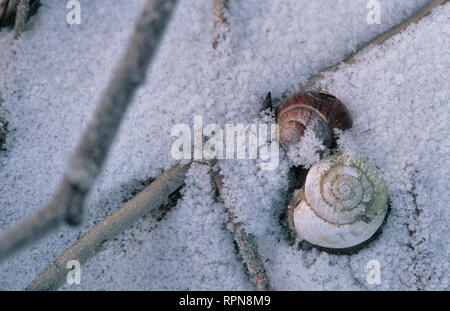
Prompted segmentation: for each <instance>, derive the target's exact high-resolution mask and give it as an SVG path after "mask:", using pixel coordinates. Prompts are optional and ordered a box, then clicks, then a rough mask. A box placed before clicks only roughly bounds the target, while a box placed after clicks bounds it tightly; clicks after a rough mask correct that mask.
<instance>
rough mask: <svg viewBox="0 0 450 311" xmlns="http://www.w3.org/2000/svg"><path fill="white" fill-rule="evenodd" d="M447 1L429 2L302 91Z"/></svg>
mask: <svg viewBox="0 0 450 311" xmlns="http://www.w3.org/2000/svg"><path fill="white" fill-rule="evenodd" d="M447 1H448V0H434V1H431V2H430V3H429V4H427V5H426V6H425V7H424V8H423V9H422V10H420V11H419V12H418V13H417V14H415V15H414V16H411V17H410V18H408V19H407V20H405V21H403V22H402V23H400V24H398V25H397V26H394V27H393V28H391V29H390V30H388V31H386V32H384V33H383V34H381V35H380V36H378V37H376V38H375V39H373V40H371V41H370V42H368V43H367V44H365V45H364V46H362V47H361V48H359V49H358V50H357V51H356V52H354V53H352V54H351V55H350V56H348V57H347V58H345V59H344V60H343V61H340V62H339V63H337V64H335V65H333V66H330V67H327V68H325V69H324V70H322V71H321V72H320V73H319V74H317V75H316V76H314V77H313V78H312V79H310V80H309V81H308V82H307V83H306V85H305V86H304V87H303V89H304V90H307V89H310V88H312V87H313V86H314V84H316V82H317V81H319V80H321V79H323V77H324V75H325V74H326V73H327V72H334V71H337V70H338V69H339V67H340V66H342V65H343V64H353V63H354V62H355V61H356V60H357V59H358V57H359V56H360V55H361V54H363V53H365V52H366V51H367V50H369V49H370V48H372V47H373V46H376V45H381V44H383V43H384V42H385V41H386V40H387V39H389V38H391V37H393V36H395V35H396V34H399V33H400V32H402V31H403V30H405V29H406V28H407V27H408V26H409V25H411V24H414V23H418V22H419V21H420V20H421V19H422V18H423V17H425V16H427V15H428V14H430V13H431V11H432V10H433V9H434V8H436V7H438V6H440V5H443V4H445V3H446V2H447Z"/></svg>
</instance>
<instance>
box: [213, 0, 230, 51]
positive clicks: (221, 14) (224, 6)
mask: <svg viewBox="0 0 450 311" xmlns="http://www.w3.org/2000/svg"><path fill="white" fill-rule="evenodd" d="M227 11H228V0H214V32H215V34H216V38H215V39H214V41H213V48H214V49H215V48H217V45H218V44H219V42H220V41H222V40H223V39H225V35H224V34H223V33H220V31H219V30H218V28H219V26H220V25H225V24H227V23H228V21H227V18H226V17H225V14H226V12H227Z"/></svg>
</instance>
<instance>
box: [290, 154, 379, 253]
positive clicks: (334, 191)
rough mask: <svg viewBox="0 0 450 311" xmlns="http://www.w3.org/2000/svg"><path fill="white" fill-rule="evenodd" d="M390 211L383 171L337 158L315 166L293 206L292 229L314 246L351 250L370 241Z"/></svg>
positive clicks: (360, 160)
mask: <svg viewBox="0 0 450 311" xmlns="http://www.w3.org/2000/svg"><path fill="white" fill-rule="evenodd" d="M387 209H388V196H387V189H386V185H385V183H384V181H383V180H382V179H381V177H380V176H379V174H378V172H377V169H376V168H374V167H372V166H371V165H369V164H368V163H367V162H366V161H364V160H362V159H353V158H351V157H349V156H346V155H334V156H331V157H328V158H326V159H324V160H322V161H321V162H319V163H317V164H315V165H314V166H313V167H311V169H310V170H309V172H308V175H307V177H306V181H305V185H304V186H303V187H302V188H301V189H300V190H298V191H296V192H295V193H294V196H293V198H292V199H291V201H290V203H289V207H288V220H289V225H290V227H291V229H292V230H294V231H295V233H296V234H297V235H298V236H299V237H300V238H302V239H304V240H306V241H308V242H310V243H311V244H314V245H318V246H321V247H326V248H349V247H352V246H355V245H358V244H360V243H362V242H364V241H366V240H367V239H369V238H370V237H371V236H372V235H373V234H374V233H375V232H376V231H377V230H378V228H379V227H380V226H381V224H382V223H383V220H384V218H385V216H386V213H387Z"/></svg>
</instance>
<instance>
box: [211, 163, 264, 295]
mask: <svg viewBox="0 0 450 311" xmlns="http://www.w3.org/2000/svg"><path fill="white" fill-rule="evenodd" d="M210 165H211V164H210ZM211 173H212V177H213V179H214V182H215V184H216V187H217V190H218V191H219V193H220V196H221V198H222V201H223V203H224V205H225V209H226V213H227V218H228V221H229V223H230V225H231V230H232V231H233V235H234V240H235V241H236V244H237V246H238V248H239V253H240V254H241V256H242V260H243V261H244V263H245V265H246V266H247V269H248V271H249V272H250V274H251V275H252V276H253V277H254V279H255V281H256V285H257V286H258V289H259V290H261V291H268V290H272V286H271V285H270V280H269V277H268V276H267V273H266V268H265V267H264V263H263V261H262V259H261V257H260V255H259V254H258V248H257V246H256V242H255V240H254V236H252V235H250V234H248V233H247V232H246V231H245V229H244V226H243V224H242V223H241V222H239V221H238V220H237V218H236V215H235V213H234V208H233V206H230V205H229V204H228V202H227V198H226V196H225V195H224V189H223V181H222V177H221V176H220V174H219V172H218V171H216V170H214V169H213V167H212V166H211Z"/></svg>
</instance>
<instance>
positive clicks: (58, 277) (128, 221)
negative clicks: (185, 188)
mask: <svg viewBox="0 0 450 311" xmlns="http://www.w3.org/2000/svg"><path fill="white" fill-rule="evenodd" d="M189 166H190V165H189V164H186V165H181V164H178V165H176V166H174V167H173V168H171V169H170V170H168V171H167V172H164V173H163V174H162V175H161V176H159V177H158V178H157V179H156V180H155V181H153V182H152V183H151V184H150V185H149V186H148V187H147V188H145V189H144V190H142V191H141V192H140V193H139V194H138V195H137V196H135V197H134V198H133V199H131V200H130V201H128V202H127V203H126V204H125V205H124V206H122V207H121V208H120V209H118V210H117V211H116V212H114V213H113V214H112V215H110V216H108V217H106V218H105V219H104V220H103V221H102V222H100V223H99V224H97V225H96V226H95V227H94V228H92V229H91V230H89V232H88V233H86V234H85V235H84V236H83V237H82V238H81V239H79V240H78V241H77V242H76V243H75V244H74V245H73V246H72V247H70V248H68V249H67V250H66V251H65V252H64V253H63V254H62V255H61V256H59V257H58V258H57V259H56V260H55V261H53V262H51V263H50V264H49V265H48V266H47V268H46V269H45V270H43V271H42V272H41V273H40V274H39V276H38V277H37V278H36V279H34V280H33V281H32V282H31V283H30V284H29V285H28V286H27V288H26V290H56V289H58V288H59V287H60V286H61V285H62V284H63V283H64V281H65V278H66V275H67V272H68V270H67V269H66V265H67V263H68V262H69V261H70V260H78V261H79V262H80V263H83V262H86V260H88V259H89V258H90V257H92V256H94V255H95V254H97V252H98V251H99V250H100V249H101V247H102V245H103V243H104V242H106V241H108V240H110V239H112V238H113V237H114V236H116V235H118V234H120V233H121V232H123V231H124V230H126V229H127V228H129V227H130V226H131V225H132V224H134V223H135V222H137V221H138V220H139V219H140V218H141V217H142V216H144V215H146V214H148V213H150V212H151V211H153V210H155V209H157V208H158V207H160V206H162V205H163V204H165V203H167V201H168V198H169V196H170V195H171V194H172V193H174V192H175V191H176V190H177V189H179V188H180V187H181V186H182V185H183V184H184V178H185V175H186V172H187V170H188V168H189Z"/></svg>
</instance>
